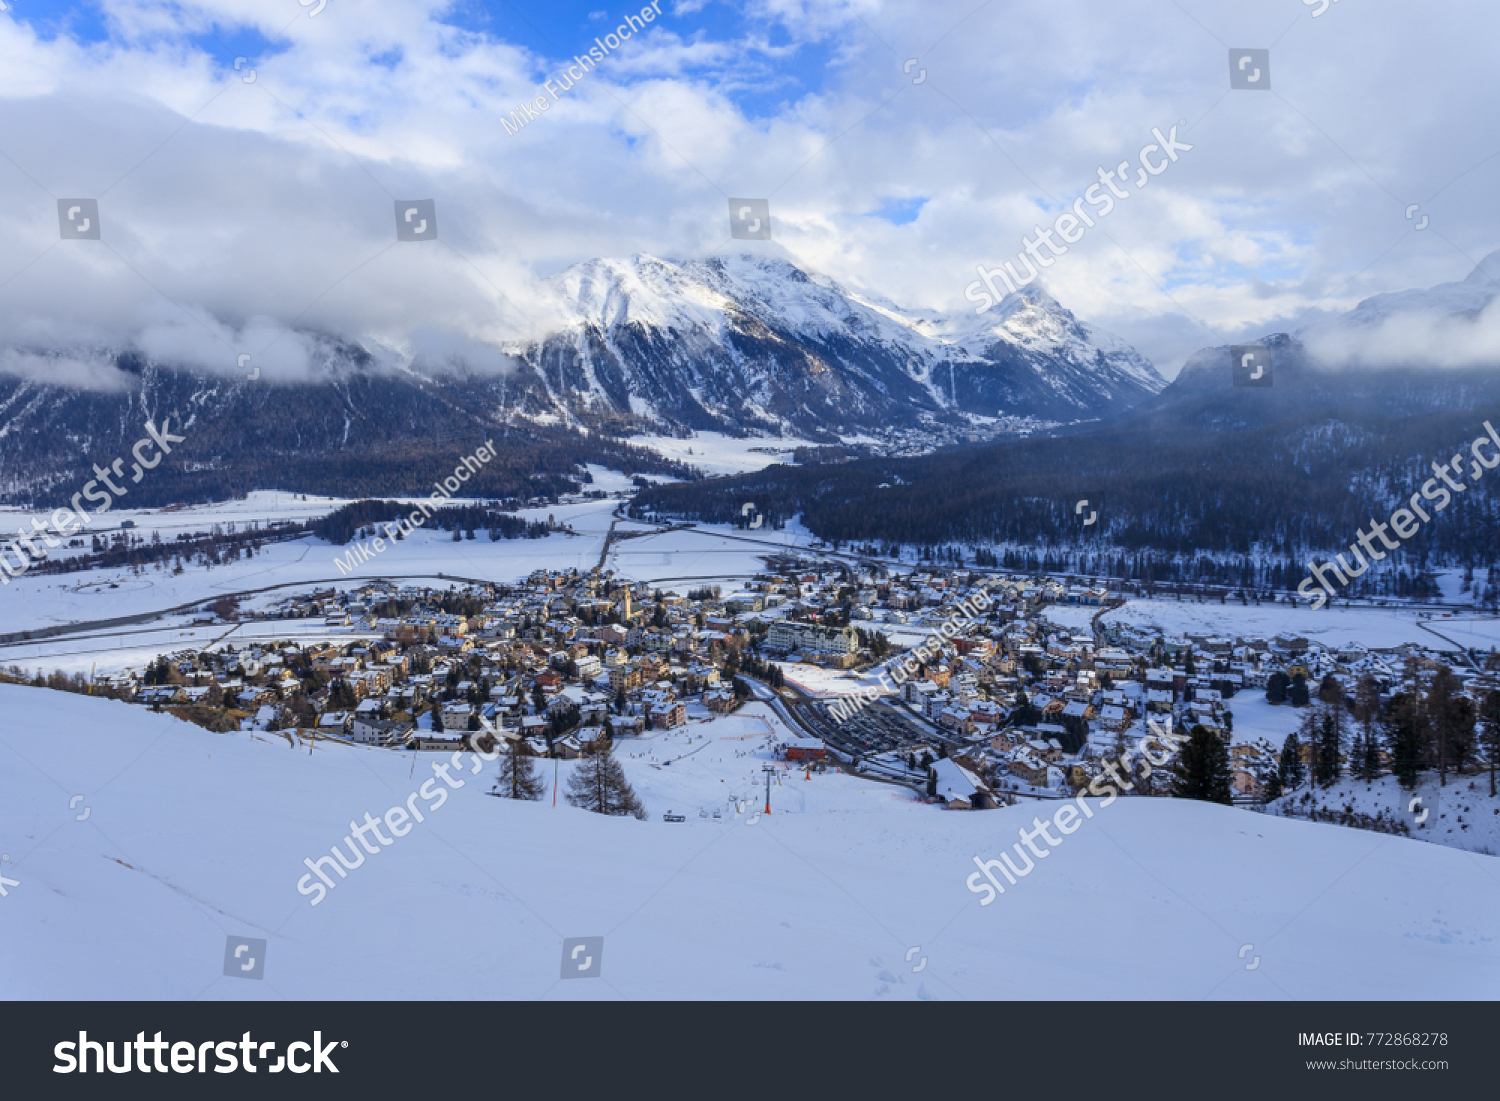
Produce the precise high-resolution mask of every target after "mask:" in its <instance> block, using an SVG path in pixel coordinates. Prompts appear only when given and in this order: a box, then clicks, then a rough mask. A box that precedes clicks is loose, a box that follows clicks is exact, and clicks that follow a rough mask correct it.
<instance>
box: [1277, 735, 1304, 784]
mask: <svg viewBox="0 0 1500 1101" xmlns="http://www.w3.org/2000/svg"><path fill="white" fill-rule="evenodd" d="M1276 772H1277V776H1278V778H1279V780H1280V783H1281V789H1282V790H1283V791H1296V790H1297V789H1298V788H1300V787H1301V786H1302V780H1303V768H1302V746H1301V743H1299V742H1298V741H1297V735H1296V734H1295V733H1292V734H1288V735H1287V736H1286V741H1285V742H1284V743H1282V746H1281V760H1279V761H1278V762H1277V763H1276Z"/></svg>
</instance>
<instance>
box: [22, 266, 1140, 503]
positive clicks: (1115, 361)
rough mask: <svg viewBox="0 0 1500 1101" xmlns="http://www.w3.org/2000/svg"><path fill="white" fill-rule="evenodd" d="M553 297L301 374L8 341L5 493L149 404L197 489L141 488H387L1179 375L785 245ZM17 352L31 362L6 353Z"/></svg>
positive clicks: (552, 287) (939, 423) (1041, 398)
mask: <svg viewBox="0 0 1500 1101" xmlns="http://www.w3.org/2000/svg"><path fill="white" fill-rule="evenodd" d="M540 292H541V293H540V295H539V298H540V301H539V302H537V303H535V305H536V308H537V310H538V311H539V312H538V313H537V316H538V317H543V316H550V318H551V320H550V321H549V322H548V323H546V324H542V325H539V326H538V327H537V328H536V329H535V330H533V331H535V332H540V333H544V334H546V335H544V336H540V337H529V338H525V339H523V338H521V337H520V335H519V334H518V335H517V336H516V338H515V339H512V340H509V341H506V340H504V339H501V340H499V341H498V342H497V343H485V342H481V341H478V340H472V339H468V338H462V339H457V340H449V341H445V340H442V339H439V340H437V341H436V342H435V343H434V342H433V341H431V340H427V341H426V342H425V343H422V342H414V343H412V344H411V345H410V346H398V345H396V344H394V343H392V342H391V341H390V340H389V339H378V338H376V337H373V336H370V335H367V334H366V335H361V334H339V333H330V332H299V333H298V334H297V337H298V341H297V342H299V343H301V344H302V345H303V346H305V348H306V349H307V360H308V362H307V365H306V367H305V369H299V370H298V371H296V372H295V373H292V372H286V371H284V370H282V369H279V368H277V367H276V366H271V365H268V366H267V367H266V370H265V372H264V375H263V376H260V377H257V378H254V379H250V378H247V377H246V374H245V373H244V372H243V371H235V372H232V373H226V370H227V368H226V362H232V360H228V359H227V357H220V359H221V360H223V362H217V363H211V362H200V361H196V360H194V359H192V358H191V356H190V355H188V354H186V353H182V354H180V355H178V356H177V357H175V358H174V357H171V356H167V355H165V354H156V355H152V354H148V353H147V352H145V351H142V350H140V349H136V348H114V349H110V348H89V349H83V350H80V349H71V350H70V349H61V348H39V347H34V348H28V349H25V353H26V354H25V355H24V356H19V358H17V357H12V358H11V360H7V359H5V358H4V357H3V356H0V494H5V495H7V496H8V497H9V498H10V499H14V500H24V501H30V500H32V499H34V498H36V494H37V493H38V492H39V491H45V490H47V489H48V488H49V487H53V486H56V487H60V488H67V487H73V486H76V485H81V484H82V483H83V482H86V481H87V480H88V475H87V474H86V473H85V471H86V470H87V468H88V463H87V462H85V461H84V459H83V457H84V456H88V455H92V456H94V459H90V460H89V461H90V462H92V461H96V460H97V459H98V458H100V457H103V456H105V455H118V454H121V453H122V451H123V450H124V449H128V448H129V447H130V446H131V445H132V444H133V443H134V441H135V440H136V439H138V438H139V437H140V433H141V427H140V426H141V423H142V418H143V416H144V415H146V414H147V413H149V414H150V415H152V416H157V417H160V416H163V415H173V416H175V417H176V418H177V419H178V421H179V422H188V423H190V424H191V427H192V431H193V434H194V435H193V438H194V441H195V443H194V446H197V447H201V448H203V451H202V452H201V453H200V454H199V455H197V456H195V458H194V463H195V465H194V466H193V467H192V468H191V469H190V470H189V469H187V468H183V469H179V470H177V477H178V478H179V480H180V483H181V484H173V485H171V486H169V485H167V484H166V481H165V480H164V476H163V475H160V474H158V475H156V476H154V478H153V482H152V486H153V488H152V489H151V490H149V491H143V492H149V493H155V494H157V495H163V494H166V495H168V496H166V497H164V498H163V499H164V500H174V499H195V498H197V499H201V498H202V497H205V496H209V497H215V498H217V497H222V496H224V495H226V494H232V493H234V492H243V491H246V490H250V489H257V488H283V489H285V488H291V483H290V482H287V481H286V476H283V474H282V473H275V474H273V473H271V471H276V472H285V471H288V470H292V471H296V472H298V473H297V476H299V477H300V476H302V474H304V473H305V472H306V471H307V470H308V469H309V464H313V463H326V462H329V461H335V462H344V463H345V464H346V467H347V464H348V462H349V457H350V456H359V457H360V458H359V459H358V461H357V462H356V463H355V464H354V466H353V467H349V468H348V469H351V470H358V471H368V472H369V474H370V476H369V477H368V478H364V479H363V480H360V481H357V482H351V481H350V480H349V478H348V477H346V476H345V474H344V473H340V474H338V475H337V476H336V477H334V478H333V480H331V481H324V482H319V483H317V484H309V485H304V486H302V487H301V488H304V489H312V490H314V491H316V492H335V493H343V494H358V493H367V492H379V491H380V490H381V488H382V482H383V481H384V480H385V479H384V478H383V477H382V476H377V475H376V473H375V472H376V470H377V469H378V468H379V466H380V463H381V462H383V461H385V460H388V459H391V458H392V457H393V456H399V457H400V461H401V462H402V463H405V464H406V465H408V466H409V465H410V461H411V455H412V454H413V451H412V449H413V448H414V447H417V445H418V444H420V445H421V447H422V448H425V449H427V450H429V451H430V450H431V449H433V448H439V449H441V448H443V447H445V446H446V445H447V441H451V440H454V439H458V438H463V439H469V438H473V440H474V442H475V443H477V442H479V441H480V440H483V439H485V438H486V435H487V434H489V433H495V432H498V433H499V434H500V435H501V436H502V437H504V438H505V439H508V440H510V441H511V445H512V447H513V449H514V448H520V449H521V450H522V451H523V452H525V455H524V458H525V461H524V462H521V463H519V464H516V466H515V468H514V469H513V471H512V472H513V473H515V474H516V477H517V478H519V479H521V480H522V481H524V480H525V478H526V477H527V476H532V477H536V476H541V475H548V476H550V475H555V474H560V473H561V474H566V473H567V471H568V470H570V469H572V467H571V466H570V456H569V455H568V454H564V453H563V452H564V451H566V450H567V447H566V444H567V441H573V442H574V443H577V442H578V440H579V436H578V434H577V433H574V432H572V431H571V429H572V428H581V429H586V430H589V432H590V434H591V436H590V438H591V443H590V446H591V447H592V448H593V450H591V451H590V452H589V453H587V454H585V453H583V452H582V451H579V450H578V448H577V447H573V449H572V454H571V460H576V461H577V462H602V463H605V464H606V465H610V466H611V468H615V469H618V468H623V467H628V468H631V469H636V468H641V463H638V462H633V461H631V460H630V459H629V458H628V457H626V458H625V459H623V460H621V459H619V458H618V457H616V458H610V457H609V456H605V455H603V454H597V453H596V452H597V451H598V449H599V448H600V447H605V446H607V443H608V441H609V440H611V439H612V438H617V437H619V436H621V435H628V434H630V433H633V432H639V431H641V430H643V429H644V430H646V431H648V432H652V431H655V432H665V433H668V434H672V433H680V432H682V431H683V430H717V431H722V432H725V433H727V434H729V435H744V434H746V433H754V434H766V435H790V436H795V437H799V438H802V439H809V440H818V441H830V442H831V441H836V440H838V439H839V438H840V437H843V436H850V435H855V436H859V435H882V434H885V433H888V432H891V431H893V430H895V431H904V432H906V433H908V434H909V435H911V436H915V437H916V438H917V439H918V440H920V441H928V442H929V443H930V445H931V446H936V445H937V444H939V443H942V442H945V441H947V440H949V439H952V438H954V437H955V436H962V435H964V434H966V433H967V431H968V430H969V429H971V428H972V427H973V425H974V424H975V418H976V417H987V418H994V417H997V416H1005V417H1010V418H1015V419H1027V418H1030V419H1032V420H1035V421H1038V422H1049V421H1050V422H1061V423H1074V422H1080V421H1089V420H1094V419H1098V418H1102V417H1106V416H1110V415H1114V414H1118V413H1121V412H1124V411H1126V410H1127V409H1130V408H1132V407H1134V406H1137V405H1139V404H1140V403H1141V402H1143V401H1146V400H1148V399H1150V398H1151V397H1152V396H1153V395H1154V394H1156V393H1157V392H1158V391H1159V390H1160V389H1161V388H1162V387H1163V386H1164V385H1165V382H1164V381H1163V380H1162V379H1161V377H1160V376H1159V375H1157V374H1156V372H1155V370H1154V369H1153V368H1152V367H1151V365H1150V364H1149V363H1148V362H1146V361H1145V360H1144V359H1142V358H1141V357H1140V356H1139V355H1137V354H1136V353H1135V352H1134V351H1133V350H1132V349H1130V348H1129V347H1127V346H1125V345H1124V344H1122V343H1120V342H1119V341H1118V340H1116V339H1115V338H1113V337H1111V336H1109V335H1107V334H1103V333H1096V332H1094V331H1093V330H1091V329H1090V328H1089V327H1088V326H1086V325H1084V324H1083V323H1081V322H1080V321H1078V319H1077V318H1075V317H1074V316H1073V315H1072V314H1071V313H1069V312H1068V311H1067V310H1066V309H1064V308H1063V307H1062V306H1061V305H1059V304H1058V303H1057V302H1056V301H1054V300H1053V299H1052V298H1050V297H1049V296H1048V295H1047V294H1046V293H1045V292H1044V291H1041V290H1039V289H1036V288H1034V287H1028V288H1026V289H1025V290H1024V291H1023V292H1021V293H1020V294H1016V295H1012V296H1011V297H1010V298H1008V299H1006V301H1004V302H1003V303H1001V304H1000V305H999V307H998V308H997V309H996V310H993V311H991V313H990V314H989V315H986V316H985V317H983V318H981V319H978V322H977V323H976V319H975V318H974V317H973V315H966V316H963V317H956V316H949V315H944V314H921V313H918V312H915V311H911V310H905V309H902V308H901V307H899V306H897V305H895V304H894V303H891V302H887V301H885V300H883V299H878V298H873V297H869V296H861V295H859V294H856V293H854V292H851V291H849V290H847V289H845V288H843V287H841V286H839V285H838V284H837V283H835V282H833V281H832V280H831V279H828V278H825V277H823V276H819V275H813V274H809V273H808V272H805V271H803V270H802V269H800V268H798V267H797V266H796V265H794V264H792V263H790V262H788V261H787V260H785V259H779V258H766V257H761V258H752V257H744V256H741V257H724V258H714V259H708V260H694V261H687V262H683V263H673V262H669V261H666V260H661V259H657V258H655V257H651V256H639V255H638V256H632V257H629V258H626V259H598V260H589V261H586V262H583V263H580V264H576V265H574V266H572V267H570V268H567V269H566V270H564V271H562V272H560V273H558V274H557V275H555V276H553V277H552V278H551V279H549V280H548V281H547V282H546V283H545V284H544V285H543V286H542V287H541V288H540ZM0 343H3V341H0ZM12 361H14V362H23V363H25V364H30V365H31V367H30V368H28V369H21V368H16V367H14V366H12V367H11V368H9V369H8V368H7V366H6V365H7V363H12ZM70 362H71V363H75V365H76V364H80V363H81V364H84V365H86V366H87V368H88V377H89V378H90V379H91V381H89V382H87V383H77V382H73V381H70V380H72V379H74V378H77V377H79V376H78V375H77V373H76V371H75V373H74V374H72V375H69V374H67V373H66V372H65V370H64V366H65V365H66V364H67V363H70ZM37 365H42V366H40V367H38V366H37ZM512 429H514V430H515V431H518V432H520V433H521V434H522V435H525V434H526V433H527V432H531V433H532V434H533V435H534V434H535V433H536V432H538V431H546V432H551V433H552V434H553V436H555V437H557V438H555V439H552V440H551V441H550V442H551V444H552V445H553V458H554V459H556V460H557V462H551V461H544V459H545V457H544V456H541V455H540V450H539V449H541V446H542V445H541V443H540V442H538V441H535V440H533V441H532V442H531V443H523V442H521V441H520V439H519V437H517V438H516V439H511V436H510V432H511V430H512ZM564 437H565V438H566V439H564ZM559 449H561V450H559ZM559 462H560V463H561V464H562V466H561V467H559V466H558V463H559ZM341 469H342V468H341ZM213 471H217V472H218V473H217V474H214V475H213V476H210V473H209V472H213ZM273 478H274V479H279V480H270V479H273ZM512 482H513V483H514V482H515V479H512ZM519 488H524V487H519V486H518V485H516V484H511V485H507V486H498V485H497V486H494V487H491V489H490V492H494V493H499V494H500V495H509V494H512V493H516V492H518V489H519ZM69 492H72V490H71V489H70V490H69ZM36 499H39V498H36Z"/></svg>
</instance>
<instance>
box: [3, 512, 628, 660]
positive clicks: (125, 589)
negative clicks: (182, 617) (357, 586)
mask: <svg viewBox="0 0 1500 1101" xmlns="http://www.w3.org/2000/svg"><path fill="white" fill-rule="evenodd" d="M266 498H274V500H267V499H266ZM289 498H290V495H289V494H260V493H257V494H252V495H251V499H250V500H249V501H233V502H228V503H226V504H223V505H215V506H212V507H208V506H205V507H202V508H198V509H192V510H185V511H182V512H171V513H161V512H156V511H149V512H138V513H121V514H120V516H121V517H122V518H135V519H136V522H137V524H138V527H137V529H136V534H138V535H141V536H143V537H145V538H146V539H148V540H149V539H150V538H151V537H152V535H153V533H155V532H160V533H161V536H162V539H163V540H170V539H172V538H174V537H175V536H176V534H177V533H178V532H179V531H207V530H208V529H209V528H211V527H212V526H213V525H214V524H216V523H223V524H227V523H229V522H231V521H243V520H246V519H249V518H252V517H253V518H255V519H258V520H261V521H262V522H264V521H265V520H266V519H268V518H269V519H298V520H302V519H308V518H310V517H312V516H318V515H325V514H327V513H328V512H329V511H331V510H332V509H333V508H336V507H338V506H339V505H340V504H344V503H345V502H342V501H329V500H327V499H324V500H323V501H322V502H321V503H319V504H318V507H317V508H316V509H315V510H314V511H312V512H310V513H307V514H305V515H304V514H302V512H301V509H302V507H303V506H304V505H305V504H307V502H302V501H300V500H290V499H289ZM454 500H455V501H457V500H458V499H457V498H455V499H454ZM460 503H462V502H460ZM616 504H617V502H614V501H609V500H605V501H588V502H584V503H580V504H571V505H561V504H560V505H556V506H553V507H550V508H542V509H527V510H522V511H521V512H520V513H519V515H521V516H524V517H525V518H527V519H529V520H538V519H539V520H545V519H546V518H547V517H548V516H549V515H552V516H555V517H556V519H557V521H558V523H560V524H563V523H566V524H568V525H569V526H570V527H572V528H573V529H574V530H575V531H577V532H578V534H577V535H558V534H554V535H552V536H550V537H548V538H547V539H541V540H538V539H502V540H500V541H499V542H496V543H492V542H490V541H489V539H488V538H486V537H485V535H484V533H483V532H478V533H476V537H475V538H474V539H472V540H469V539H465V540H462V541H460V542H457V543H455V542H453V533H452V532H444V531H436V530H434V531H428V530H424V529H418V530H417V531H416V532H414V533H413V534H412V535H410V536H408V537H407V538H406V539H404V540H402V541H400V542H396V541H388V542H387V549H386V551H385V552H384V553H383V554H379V555H377V556H376V557H375V558H374V559H373V560H371V561H368V562H362V563H359V564H357V565H356V566H354V568H353V569H351V570H350V571H348V573H347V574H344V573H342V572H341V571H340V569H339V567H338V565H337V564H336V562H335V559H338V558H340V557H343V556H345V555H346V553H347V551H348V548H347V547H335V546H333V545H332V544H329V543H324V542H322V541H320V540H318V539H314V538H312V537H310V536H309V537H306V538H303V539H299V540H296V541H294V542H289V543H274V544H267V545H266V546H265V547H263V548H262V550H261V553H259V554H257V555H255V556H254V557H253V558H240V559H236V560H235V561H234V562H232V563H229V564H226V565H222V566H215V567H214V568H213V569H211V570H204V569H201V568H194V569H189V570H186V571H185V572H183V573H182V574H180V575H178V576H175V577H174V576H173V575H172V572H171V570H170V568H168V569H163V570H158V569H156V568H155V567H154V566H152V567H148V568H147V569H145V570H144V572H143V573H142V574H141V575H140V576H139V577H137V576H135V575H133V574H132V573H131V572H130V571H129V570H126V569H117V570H92V571H89V572H87V573H80V574H69V575H64V576H61V577H58V576H55V575H54V576H43V575H42V574H40V573H37V574H30V573H28V574H24V575H23V576H21V577H20V578H18V579H16V580H13V581H11V582H10V583H9V584H8V585H6V586H4V587H3V588H0V633H6V632H11V631H24V630H29V629H34V628H36V627H39V626H50V625H55V624H64V623H77V622H84V621H93V620H97V619H111V618H115V617H120V616H130V615H137V614H141V613H145V612H152V611H156V610H158V609H162V608H169V607H173V606H176V605H178V604H184V603H187V602H189V601H194V600H213V599H214V598H216V597H218V596H222V595H223V594H224V593H228V592H239V591H245V590H249V589H258V588H263V587H268V586H284V585H296V584H306V585H312V584H314V583H323V584H325V585H326V584H327V583H329V582H335V583H336V582H340V581H343V582H346V583H358V582H359V581H362V580H369V579H371V578H376V577H411V578H430V579H431V580H432V582H433V583H434V584H437V583H438V574H439V573H445V574H447V575H448V576H449V578H452V577H453V576H455V575H457V576H460V577H474V578H482V579H485V580H495V581H513V580H515V579H517V578H520V577H524V576H526V574H528V573H530V572H531V571H532V570H535V569H538V568H540V567H541V566H544V565H546V566H550V567H551V568H553V569H570V568H573V567H577V568H579V569H583V570H588V569H591V568H593V566H595V565H596V564H597V563H598V561H599V553H600V551H602V550H603V549H604V537H605V535H606V533H607V532H608V531H609V525H610V520H611V519H612V517H611V516H610V513H611V512H612V510H613V509H614V507H615V505H616ZM278 510H279V511H278ZM189 512H191V514H192V519H191V520H185V519H184V517H185V516H187V515H188V513H189ZM110 515H111V516H113V515H114V513H113V512H112V513H111V514H110ZM445 583H446V582H445ZM111 585H115V586H117V587H116V588H111V587H110V586H111ZM288 591H289V590H284V591H282V592H280V593H273V594H269V595H268V596H267V597H266V598H264V600H263V603H271V602H273V601H275V600H277V599H280V597H281V596H285V595H287V592H288ZM256 606H257V604H256V603H255V602H251V603H249V604H247V605H246V607H247V608H254V607H256ZM0 660H4V654H3V652H0Z"/></svg>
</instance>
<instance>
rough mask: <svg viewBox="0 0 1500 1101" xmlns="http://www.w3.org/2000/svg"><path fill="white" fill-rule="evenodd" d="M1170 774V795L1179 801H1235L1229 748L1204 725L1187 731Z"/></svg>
mask: <svg viewBox="0 0 1500 1101" xmlns="http://www.w3.org/2000/svg"><path fill="white" fill-rule="evenodd" d="M1172 772H1173V780H1172V794H1173V795H1174V796H1176V797H1177V798H1179V799H1201V800H1203V801H1204V802H1209V803H1226V804H1229V803H1233V802H1234V792H1233V787H1232V783H1231V776H1230V772H1229V747H1228V746H1227V745H1225V744H1224V739H1223V738H1221V737H1219V736H1218V735H1217V734H1215V733H1214V732H1213V731H1211V730H1209V729H1208V727H1206V726H1195V727H1193V729H1192V730H1191V731H1189V732H1188V741H1187V744H1186V745H1184V746H1183V747H1182V750H1181V751H1180V752H1179V753H1178V755H1177V761H1176V763H1175V764H1174V765H1173V769H1172Z"/></svg>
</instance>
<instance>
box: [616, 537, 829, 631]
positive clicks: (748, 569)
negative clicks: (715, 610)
mask: <svg viewBox="0 0 1500 1101" xmlns="http://www.w3.org/2000/svg"><path fill="white" fill-rule="evenodd" d="M645 526H646V525H641V524H628V523H623V522H622V523H621V525H620V527H619V529H618V530H619V531H622V532H623V531H630V530H637V531H639V530H641V529H642V528H643V527H645ZM815 540H816V537H815V536H813V535H812V534H810V533H809V532H808V531H807V529H806V528H804V527H802V525H801V524H797V523H792V524H788V525H787V526H786V527H785V528H784V529H782V530H780V531H772V530H771V529H769V528H758V529H753V530H736V529H734V528H727V527H719V526H715V525H711V524H699V525H697V526H696V527H692V528H677V529H674V530H672V531H665V532H655V531H653V532H652V533H651V534H648V535H642V536H639V537H637V538H634V539H619V540H616V541H615V542H614V543H613V544H612V545H611V546H610V551H609V560H608V562H606V563H605V565H606V566H607V567H609V568H610V569H613V570H615V571H616V572H617V573H621V574H624V575H625V576H626V577H630V578H634V579H635V580H637V581H648V582H651V583H652V584H654V585H659V586H660V587H661V589H662V590H663V591H665V592H676V593H683V594H685V593H687V592H688V590H690V589H698V588H703V587H705V586H712V585H718V586H719V587H720V588H721V589H723V591H724V594H725V595H726V596H727V595H729V594H730V593H732V592H734V591H735V590H736V589H738V588H740V587H741V586H742V585H743V584H744V583H745V582H746V581H747V580H749V579H750V578H751V577H753V576H754V575H755V574H757V573H760V572H763V571H764V570H765V563H764V562H763V561H762V560H763V559H764V558H765V557H766V555H769V554H775V553H777V552H778V551H779V550H781V549H783V548H784V549H787V550H796V551H801V552H803V553H808V552H807V548H808V545H809V544H810V543H812V542H814V541H815ZM597 554H598V551H597V549H596V550H595V555H596V557H597ZM773 614H774V613H773Z"/></svg>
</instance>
